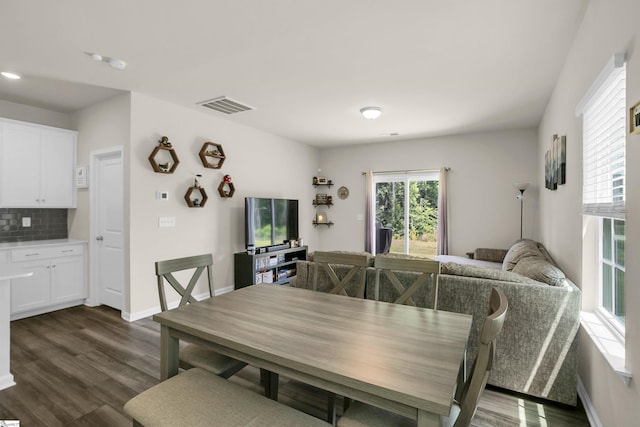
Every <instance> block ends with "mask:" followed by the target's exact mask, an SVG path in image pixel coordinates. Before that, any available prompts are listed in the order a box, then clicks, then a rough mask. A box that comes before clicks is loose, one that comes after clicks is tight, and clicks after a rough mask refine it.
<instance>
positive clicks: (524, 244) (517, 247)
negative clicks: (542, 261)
mask: <svg viewBox="0 0 640 427" xmlns="http://www.w3.org/2000/svg"><path fill="white" fill-rule="evenodd" d="M533 256H535V257H542V256H543V255H542V252H540V249H538V243H537V242H535V241H533V240H528V239H525V240H520V241H517V242H516V243H514V244H513V245H512V246H511V247H510V248H509V251H508V252H507V254H506V255H505V257H504V261H502V269H503V270H506V271H511V270H513V267H515V265H516V264H517V263H518V262H519V261H520V260H521V259H523V258H528V257H533Z"/></svg>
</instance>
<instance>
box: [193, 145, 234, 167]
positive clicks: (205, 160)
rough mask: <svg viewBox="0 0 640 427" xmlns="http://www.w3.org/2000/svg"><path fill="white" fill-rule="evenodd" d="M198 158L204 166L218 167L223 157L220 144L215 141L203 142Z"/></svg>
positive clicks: (220, 165)
mask: <svg viewBox="0 0 640 427" xmlns="http://www.w3.org/2000/svg"><path fill="white" fill-rule="evenodd" d="M199 155H200V160H201V161H202V165H203V166H204V167H205V168H210V169H220V168H221V167H222V164H223V163H224V161H225V159H226V158H227V157H226V156H225V155H224V150H223V149H222V145H220V144H217V143H215V142H205V143H204V145H203V146H202V148H201V149H200V153H199Z"/></svg>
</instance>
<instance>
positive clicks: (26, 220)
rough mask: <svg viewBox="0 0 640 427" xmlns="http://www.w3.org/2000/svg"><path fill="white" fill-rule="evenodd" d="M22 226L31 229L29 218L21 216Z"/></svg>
mask: <svg viewBox="0 0 640 427" xmlns="http://www.w3.org/2000/svg"><path fill="white" fill-rule="evenodd" d="M22 226H23V227H31V217H28V216H23V217H22Z"/></svg>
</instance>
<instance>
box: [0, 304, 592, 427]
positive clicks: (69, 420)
mask: <svg viewBox="0 0 640 427" xmlns="http://www.w3.org/2000/svg"><path fill="white" fill-rule="evenodd" d="M159 331H160V328H159V327H158V325H157V324H156V323H155V322H153V321H152V320H150V319H143V320H139V321H136V322H132V323H128V322H126V321H124V320H122V319H121V318H120V312H119V311H116V310H112V309H110V308H106V307H96V308H89V307H84V306H80V307H74V308H70V309H66V310H60V311H57V312H54V313H49V314H44V315H41V316H35V317H31V318H28V319H22V320H17V321H14V322H12V323H11V371H12V373H13V374H14V376H15V379H16V382H17V385H15V386H13V387H11V388H8V389H5V390H2V391H0V420H20V422H21V423H20V425H21V427H31V426H64V427H70V426H91V427H99V426H109V427H110V426H131V420H130V419H129V418H128V417H127V416H126V414H125V413H124V411H123V409H122V407H123V405H124V403H125V402H127V401H128V400H129V399H131V398H132V397H133V396H135V395H136V394H138V393H140V392H142V391H144V390H146V389H147V388H149V387H151V386H152V385H154V384H156V383H158V381H159V371H160V361H159V343H160V332H159ZM259 378H260V373H259V370H258V369H256V368H253V367H250V366H249V367H246V368H244V369H243V370H242V371H240V372H239V373H238V374H237V375H235V376H234V377H232V379H231V380H232V381H235V382H237V383H239V384H242V385H244V386H246V387H248V388H251V389H253V390H255V391H256V392H258V393H260V392H261V390H262V389H261V387H260V384H259ZM279 400H280V401H281V402H283V403H285V404H288V405H290V406H293V407H295V408H297V409H299V410H302V411H304V412H307V413H309V414H312V415H314V416H317V417H319V418H323V417H324V415H325V410H326V405H327V403H326V402H327V393H325V392H323V391H322V390H318V389H316V388H313V387H309V386H306V385H304V384H301V383H299V382H296V381H288V380H287V379H286V378H281V379H280V392H279ZM338 414H340V409H339V410H338ZM211 425H215V423H214V422H213V420H212V424H211ZM472 425H473V426H549V427H553V426H558V427H563V426H572V427H573V426H588V425H589V423H588V421H587V418H586V415H585V412H584V410H583V409H582V407H581V406H578V407H577V408H572V407H567V406H559V405H556V404H552V403H549V402H546V401H537V400H533V399H531V398H529V397H524V396H521V395H512V394H509V393H505V392H504V391H502V390H496V389H487V390H486V391H485V392H484V394H483V396H482V400H481V401H480V405H479V409H478V411H477V413H476V416H475V417H474V419H473V422H472Z"/></svg>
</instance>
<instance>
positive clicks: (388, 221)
mask: <svg viewBox="0 0 640 427" xmlns="http://www.w3.org/2000/svg"><path fill="white" fill-rule="evenodd" d="M438 177H439V175H438V173H437V172H433V173H419V174H417V173H408V172H407V173H401V174H374V188H375V201H376V229H377V228H379V227H386V228H391V229H392V241H391V249H390V251H389V252H391V253H401V254H409V255H414V256H421V257H429V258H431V257H434V256H435V255H436V236H437V234H436V228H437V224H438ZM376 234H377V233H376ZM376 238H377V237H376Z"/></svg>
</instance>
